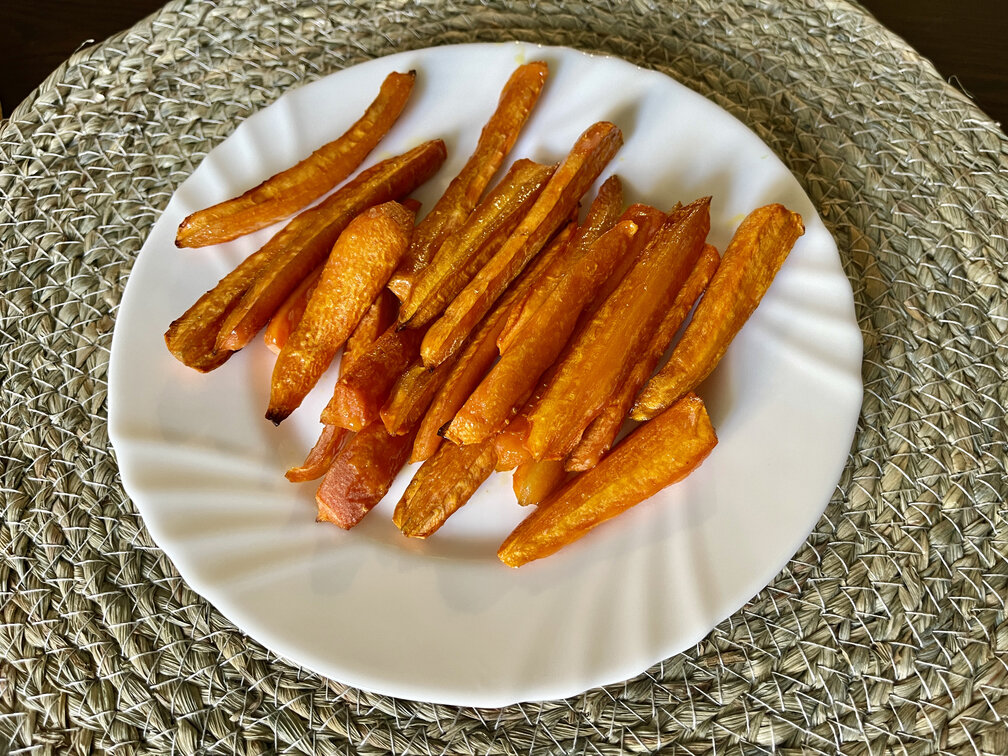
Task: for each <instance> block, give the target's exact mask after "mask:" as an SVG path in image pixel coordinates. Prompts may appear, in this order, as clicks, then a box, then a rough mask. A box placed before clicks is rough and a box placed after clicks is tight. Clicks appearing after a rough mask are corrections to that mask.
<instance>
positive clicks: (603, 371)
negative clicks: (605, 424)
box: [526, 197, 710, 460]
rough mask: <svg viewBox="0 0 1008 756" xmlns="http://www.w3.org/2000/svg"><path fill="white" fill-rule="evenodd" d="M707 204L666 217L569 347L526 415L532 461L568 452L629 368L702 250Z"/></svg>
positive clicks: (706, 201) (707, 220) (707, 224)
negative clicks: (550, 380) (539, 397)
mask: <svg viewBox="0 0 1008 756" xmlns="http://www.w3.org/2000/svg"><path fill="white" fill-rule="evenodd" d="M709 205H710V198H708V197H705V198H703V199H700V200H697V201H696V202H694V203H692V204H690V205H687V206H686V207H684V208H682V209H681V210H680V211H678V212H676V213H673V214H672V215H671V216H669V218H668V220H666V221H665V223H664V224H663V225H662V228H661V229H660V230H659V231H658V233H657V234H655V236H654V238H653V239H652V240H651V243H650V244H649V245H648V247H647V249H645V250H644V252H643V253H642V254H641V257H640V260H639V261H638V262H637V264H636V265H634V267H633V268H632V269H631V270H630V272H629V273H627V275H626V277H625V278H624V279H623V280H622V281H621V282H620V285H619V287H618V288H617V289H616V291H614V292H613V293H612V295H611V296H610V297H609V298H608V299H607V300H606V301H605V302H604V303H603V304H602V306H601V307H599V309H598V310H597V311H596V313H595V315H594V317H592V319H591V321H590V322H589V323H588V325H587V327H586V328H585V329H584V331H583V332H582V333H581V335H580V336H579V337H578V340H577V341H576V342H575V343H573V344H572V345H571V348H570V349H569V350H568V351H567V354H566V356H565V357H564V359H563V361H562V362H561V363H559V364H558V366H557V368H556V375H555V377H554V378H553V380H552V382H551V383H550V385H549V386H548V387H547V388H546V390H545V392H544V393H543V396H542V399H540V401H539V402H538V404H537V406H536V408H535V410H534V411H533V412H532V413H531V414H530V415H529V425H530V428H529V436H528V439H527V441H526V447H527V448H528V450H529V452H530V453H531V454H532V458H533V459H536V460H539V459H562V458H564V457H566V456H567V455H568V454H569V453H570V452H571V451H572V450H573V449H574V446H575V445H577V442H578V440H579V439H580V438H581V434H582V432H583V431H584V429H585V428H586V427H587V426H588V424H589V423H590V422H591V421H592V420H594V419H595V417H596V416H597V415H598V414H599V413H600V412H601V411H602V408H603V407H604V406H605V403H606V402H607V401H608V400H609V397H611V396H612V395H613V392H614V391H615V390H616V387H617V386H618V385H619V384H620V382H621V381H622V380H624V379H625V377H626V376H627V375H628V374H629V372H630V369H631V367H632V365H633V362H634V361H635V360H636V357H637V355H639V354H640V352H641V351H642V350H643V349H644V346H645V344H647V342H648V341H649V340H650V338H651V334H652V333H653V332H654V330H655V328H656V327H657V326H658V323H659V322H660V321H661V318H662V315H663V313H664V312H665V311H666V310H667V309H668V308H669V307H670V306H671V305H672V302H673V300H674V299H675V295H676V293H677V292H678V291H679V289H680V288H681V287H682V284H683V282H684V281H685V280H686V277H687V276H688V275H689V272H690V271H691V270H692V269H693V267H694V265H695V264H696V261H697V258H698V257H699V256H700V252H701V250H702V248H703V243H704V239H705V238H706V237H707V232H708V230H709V229H710V213H709Z"/></svg>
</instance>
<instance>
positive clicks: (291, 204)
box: [175, 71, 416, 247]
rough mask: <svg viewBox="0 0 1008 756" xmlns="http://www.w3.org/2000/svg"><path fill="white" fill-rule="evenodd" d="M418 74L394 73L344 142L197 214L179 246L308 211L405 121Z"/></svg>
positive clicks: (224, 237)
mask: <svg viewBox="0 0 1008 756" xmlns="http://www.w3.org/2000/svg"><path fill="white" fill-rule="evenodd" d="M415 78H416V73H415V72H414V71H410V72H409V73H395V72H393V73H390V74H389V75H388V76H387V77H386V78H385V81H384V82H382V85H381V89H380V90H379V91H378V96H377V97H376V98H375V100H374V102H372V103H371V105H369V106H368V108H367V110H365V111H364V115H363V116H361V118H360V120H358V121H357V122H356V123H355V124H354V125H353V126H351V127H350V128H349V129H348V130H347V131H346V132H345V133H344V134H343V135H342V136H341V137H339V138H338V139H335V140H333V141H332V142H329V143H328V144H324V145H322V146H321V147H319V148H318V149H317V150H315V152H313V153H312V154H311V155H309V156H308V157H307V158H305V159H304V160H302V161H301V162H300V163H298V164H297V165H295V166H293V167H291V168H288V169H287V170H285V171H281V172H280V173H277V174H275V175H273V176H271V177H270V178H268V179H266V180H265V181H263V182H262V183H261V184H259V185H258V186H256V187H253V188H252V189H249V190H248V191H247V192H245V193H244V194H243V195H241V196H240V197H235V198H233V199H229V200H226V201H224V202H220V203H218V204H216V205H214V206H213V207H208V208H207V209H205V210H200V211H198V212H195V213H193V214H192V215H190V216H189V217H188V218H186V219H185V220H184V221H182V223H181V225H179V228H178V233H177V235H176V236H175V245H176V246H178V247H205V246H207V245H208V244H220V243H221V242H226V241H230V240H231V239H236V238H238V237H239V236H243V235H244V234H250V233H252V232H253V231H258V230H259V229H260V228H266V226H269V225H270V224H272V223H275V222H277V221H278V220H282V219H283V218H286V217H288V216H290V215H293V214H294V213H296V212H297V211H298V210H300V209H301V208H303V207H307V206H308V205H309V204H311V203H312V202H314V201H315V200H316V199H318V198H319V197H321V196H322V195H323V194H325V193H326V192H328V191H329V190H330V189H332V188H333V187H334V186H336V185H337V184H338V183H339V182H340V181H342V180H343V179H345V178H346V177H347V176H349V175H350V174H351V173H353V172H354V171H355V170H357V166H359V165H360V164H361V162H363V160H364V158H366V157H367V156H368V153H370V152H371V150H373V149H374V148H375V145H377V144H378V142H379V141H381V139H382V137H384V136H385V134H387V133H388V130H389V129H390V128H392V125H393V124H394V123H395V122H396V120H397V119H398V118H399V114H400V113H402V110H403V108H404V107H405V106H406V100H407V99H409V95H410V92H411V91H412V90H413V81H414V79H415Z"/></svg>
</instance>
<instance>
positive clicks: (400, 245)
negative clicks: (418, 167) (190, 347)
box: [266, 202, 413, 425]
mask: <svg viewBox="0 0 1008 756" xmlns="http://www.w3.org/2000/svg"><path fill="white" fill-rule="evenodd" d="M412 231H413V213H411V212H410V211H408V210H406V208H404V207H403V206H402V205H400V204H399V203H398V202H385V203H383V204H381V205H378V206H376V207H372V208H371V209H369V210H365V211H364V212H363V213H361V214H360V215H358V216H357V217H356V218H354V219H353V220H352V221H350V223H349V225H347V227H346V229H345V230H344V231H343V233H342V234H340V236H339V239H337V240H336V244H335V245H333V249H332V252H331V253H330V255H329V259H328V260H327V261H326V264H325V267H324V269H323V271H322V277H321V278H320V279H319V282H318V285H317V286H316V287H315V290H314V292H313V293H312V295H311V298H310V299H309V300H308V305H307V306H306V307H305V311H304V315H303V316H302V317H301V320H300V322H298V324H297V327H296V328H295V329H294V331H293V332H292V333H291V334H290V336H289V338H288V339H287V342H286V343H285V344H284V347H283V349H281V350H280V354H279V355H278V356H277V360H276V364H275V365H274V367H273V380H272V385H271V387H270V401H269V409H268V410H267V411H266V418H267V419H268V420H271V421H272V422H273V423H274V424H277V425H279V424H280V422H281V421H283V420H284V419H285V418H286V417H287V416H288V415H290V413H291V412H293V411H294V410H295V409H297V408H298V406H300V404H301V402H302V401H303V400H304V398H305V396H307V395H308V392H309V391H311V389H312V388H313V387H314V386H315V384H316V383H317V382H318V379H319V378H321V377H322V374H323V373H324V372H325V371H326V369H327V368H328V367H329V363H331V362H332V359H333V357H335V356H336V352H338V351H339V349H340V347H342V346H343V344H344V342H346V340H347V338H348V337H349V336H350V334H351V333H353V331H354V329H355V328H356V327H357V324H358V323H359V322H360V320H361V318H362V317H363V316H364V314H365V313H366V312H367V310H368V308H369V307H370V306H371V303H372V301H373V300H374V298H375V297H376V296H377V295H378V293H379V292H380V291H381V290H382V289H384V288H385V284H386V282H387V281H388V278H389V276H391V275H392V271H393V270H395V267H396V265H398V264H399V260H400V259H401V258H402V255H403V253H404V252H405V251H406V246H407V245H408V244H409V238H410V234H411V233H412Z"/></svg>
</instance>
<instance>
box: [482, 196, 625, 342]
mask: <svg viewBox="0 0 1008 756" xmlns="http://www.w3.org/2000/svg"><path fill="white" fill-rule="evenodd" d="M622 207H623V182H622V181H620V179H619V176H610V177H609V178H607V179H606V180H605V181H604V182H603V184H602V186H601V187H599V190H598V194H596V195H595V199H594V200H593V201H592V203H591V205H590V206H589V207H588V212H587V214H586V215H585V221H584V223H582V224H581V225H580V226H578V228H577V231H575V232H574V236H573V237H572V238H571V241H570V251H569V252H568V254H566V255H564V258H563V259H562V260H558V264H557V265H554V266H552V267H551V268H550V269H549V270H548V271H546V273H545V274H544V275H543V276H542V278H541V279H540V281H539V282H538V283H537V284H536V285H535V286H534V287H533V288H532V289H531V290H530V291H529V293H528V294H526V295H525V301H524V302H523V303H521V304H520V306H519V305H516V306H515V307H514V308H513V309H512V312H511V314H510V315H509V316H508V321H507V324H506V325H505V326H504V330H503V331H501V335H500V336H498V337H497V348H498V349H500V353H501V354H504V352H506V351H507V350H508V347H510V346H511V344H512V343H513V341H514V336H515V334H516V333H517V332H518V330H519V329H520V328H521V327H522V326H523V325H525V323H526V322H528V320H529V318H531V317H532V316H533V315H534V314H535V311H536V310H537V309H539V306H540V305H541V304H542V303H543V302H544V301H545V299H546V297H548V296H549V294H550V292H551V291H552V290H553V287H554V286H556V283H557V281H559V280H560V278H561V277H562V276H563V274H564V272H565V271H566V269H567V262H568V260H571V261H573V260H575V259H577V258H578V257H580V256H581V254H582V253H583V252H585V251H586V250H587V249H588V247H590V246H591V245H592V243H594V242H595V240H596V239H598V238H599V237H600V236H602V234H604V233H605V232H606V231H608V230H609V229H610V228H612V227H613V226H614V225H615V224H616V220H617V218H618V216H619V213H620V209H621V208H622Z"/></svg>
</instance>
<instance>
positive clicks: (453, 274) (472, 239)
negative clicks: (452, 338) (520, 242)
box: [399, 160, 556, 328]
mask: <svg viewBox="0 0 1008 756" xmlns="http://www.w3.org/2000/svg"><path fill="white" fill-rule="evenodd" d="M555 169H556V166H550V165H540V164H539V163H533V162H532V161H531V160H518V161H516V162H515V164H514V165H513V166H511V170H510V171H508V174H507V175H506V176H505V177H504V178H503V179H502V180H501V182H500V183H499V184H498V185H497V186H496V187H495V188H494V190H493V191H492V192H491V193H490V194H489V195H487V198H486V199H485V200H483V201H482V202H481V203H480V204H479V206H478V207H477V208H476V209H475V210H474V211H473V213H472V215H470V216H469V219H468V220H467V221H466V222H465V223H464V224H463V225H462V227H461V228H459V229H458V230H457V231H456V232H455V233H453V234H451V235H450V236H449V237H448V238H447V239H446V240H445V242H444V244H442V245H441V248H440V249H439V250H438V251H437V254H436V255H435V256H434V259H433V260H431V262H430V264H429V265H428V266H427V267H426V268H424V269H423V270H422V271H421V272H420V273H419V274H418V275H417V276H416V278H415V280H414V282H413V285H412V287H411V289H410V294H409V296H408V297H407V298H406V299H404V300H403V304H402V307H401V308H400V310H399V323H400V325H406V326H408V327H410V328H418V327H420V326H425V325H427V324H428V323H430V322H431V321H432V320H434V319H435V318H436V317H438V316H439V315H440V314H441V313H442V312H443V311H444V308H445V307H447V306H448V304H449V303H450V302H451V301H452V300H453V299H454V298H455V297H456V296H458V294H459V292H460V291H462V289H463V288H465V285H466V284H467V283H469V281H471V280H472V278H473V277H474V276H475V275H476V274H477V273H478V272H479V271H480V269H481V268H482V267H483V266H484V265H486V263H487V262H488V261H489V260H490V258H492V257H493V256H494V254H496V253H497V251H498V250H499V249H500V247H501V245H502V244H503V243H504V242H505V241H507V238H508V237H509V236H510V235H511V233H512V232H513V231H514V230H515V228H516V227H517V226H518V223H519V222H520V221H521V219H522V218H523V217H524V216H525V213H527V212H528V209H529V207H531V205H532V203H533V202H535V199H536V197H538V196H539V193H540V192H541V191H542V189H543V187H544V186H546V182H547V181H549V178H550V176H552V175H553V171H554V170H555Z"/></svg>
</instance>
